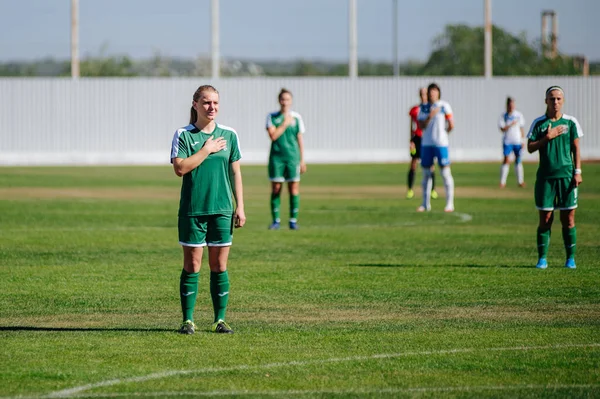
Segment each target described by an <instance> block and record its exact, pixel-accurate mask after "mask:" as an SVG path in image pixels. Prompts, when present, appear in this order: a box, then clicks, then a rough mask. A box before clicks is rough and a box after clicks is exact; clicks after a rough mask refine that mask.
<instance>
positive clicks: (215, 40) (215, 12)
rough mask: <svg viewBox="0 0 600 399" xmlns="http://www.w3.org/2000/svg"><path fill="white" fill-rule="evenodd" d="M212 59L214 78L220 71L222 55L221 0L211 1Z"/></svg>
mask: <svg viewBox="0 0 600 399" xmlns="http://www.w3.org/2000/svg"><path fill="white" fill-rule="evenodd" d="M210 9H211V20H210V21H211V24H210V26H211V36H210V37H211V42H212V43H211V57H210V58H211V61H212V78H213V79H216V78H218V77H219V73H220V68H219V64H220V55H219V0H212V1H211V7H210Z"/></svg>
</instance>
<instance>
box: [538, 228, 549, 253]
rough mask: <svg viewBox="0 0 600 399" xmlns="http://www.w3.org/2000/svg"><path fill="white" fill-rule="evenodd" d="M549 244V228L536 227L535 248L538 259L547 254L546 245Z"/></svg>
mask: <svg viewBox="0 0 600 399" xmlns="http://www.w3.org/2000/svg"><path fill="white" fill-rule="evenodd" d="M549 246H550V229H542V228H541V227H538V229H537V249H538V259H541V258H545V257H546V255H548V247H549Z"/></svg>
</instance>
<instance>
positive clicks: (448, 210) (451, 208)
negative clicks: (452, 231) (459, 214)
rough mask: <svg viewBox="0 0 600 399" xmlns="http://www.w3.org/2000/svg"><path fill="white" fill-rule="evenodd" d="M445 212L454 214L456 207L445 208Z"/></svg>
mask: <svg viewBox="0 0 600 399" xmlns="http://www.w3.org/2000/svg"><path fill="white" fill-rule="evenodd" d="M444 212H448V213H449V212H454V207H452V206H447V207H445V208H444Z"/></svg>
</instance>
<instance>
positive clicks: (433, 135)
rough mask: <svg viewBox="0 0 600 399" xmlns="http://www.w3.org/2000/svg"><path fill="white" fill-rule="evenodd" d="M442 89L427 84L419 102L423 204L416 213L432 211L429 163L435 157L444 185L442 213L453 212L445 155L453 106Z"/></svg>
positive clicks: (449, 174)
mask: <svg viewBox="0 0 600 399" xmlns="http://www.w3.org/2000/svg"><path fill="white" fill-rule="evenodd" d="M440 98H441V91H440V88H439V86H438V85H437V84H435V83H432V84H430V85H429V86H428V87H427V101H428V103H427V104H422V105H421V109H420V111H419V116H418V117H417V119H418V120H419V124H420V125H421V129H423V139H422V142H421V167H422V169H423V203H422V204H421V206H419V208H417V211H418V212H425V211H429V210H431V184H432V181H431V166H433V164H434V161H435V159H437V162H438V164H439V166H440V170H441V175H442V179H443V181H444V188H445V189H446V207H445V208H444V211H445V212H453V211H454V179H453V178H452V173H451V172H450V157H449V154H448V133H450V132H451V131H452V129H454V120H453V118H452V108H451V107H450V104H448V103H447V102H446V101H442V100H441V99H440Z"/></svg>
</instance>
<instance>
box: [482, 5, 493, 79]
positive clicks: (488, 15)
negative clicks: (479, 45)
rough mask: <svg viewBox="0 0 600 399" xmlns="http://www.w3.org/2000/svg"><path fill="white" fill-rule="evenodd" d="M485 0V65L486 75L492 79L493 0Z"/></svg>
mask: <svg viewBox="0 0 600 399" xmlns="http://www.w3.org/2000/svg"><path fill="white" fill-rule="evenodd" d="M483 1H484V8H485V11H484V20H485V33H484V42H485V43H484V45H485V50H484V56H483V57H484V65H485V77H486V79H490V78H491V77H492V0H483Z"/></svg>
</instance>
